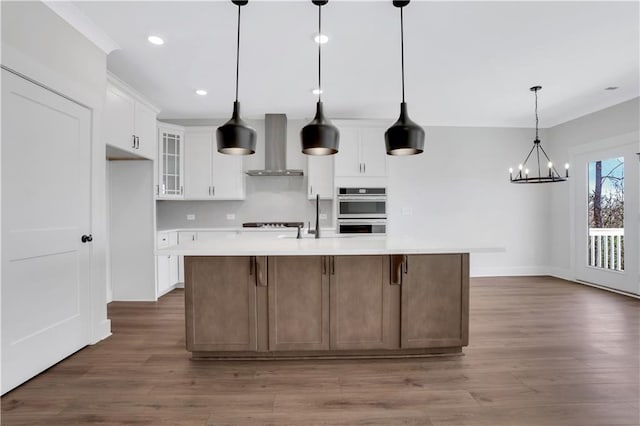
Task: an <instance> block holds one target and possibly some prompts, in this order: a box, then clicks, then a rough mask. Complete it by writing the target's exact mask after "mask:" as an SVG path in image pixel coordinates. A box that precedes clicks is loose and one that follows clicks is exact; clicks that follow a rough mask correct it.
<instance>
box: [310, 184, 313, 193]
mask: <svg viewBox="0 0 640 426" xmlns="http://www.w3.org/2000/svg"><path fill="white" fill-rule="evenodd" d="M309 195H313V185H309Z"/></svg>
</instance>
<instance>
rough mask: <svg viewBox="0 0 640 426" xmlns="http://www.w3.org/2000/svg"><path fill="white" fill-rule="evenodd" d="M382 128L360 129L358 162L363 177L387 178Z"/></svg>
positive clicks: (383, 130)
mask: <svg viewBox="0 0 640 426" xmlns="http://www.w3.org/2000/svg"><path fill="white" fill-rule="evenodd" d="M385 130H386V129H384V128H382V127H366V128H363V129H360V161H362V164H363V169H362V174H363V175H364V176H371V177H373V176H381V177H383V176H387V152H386V149H385V145H384V132H385Z"/></svg>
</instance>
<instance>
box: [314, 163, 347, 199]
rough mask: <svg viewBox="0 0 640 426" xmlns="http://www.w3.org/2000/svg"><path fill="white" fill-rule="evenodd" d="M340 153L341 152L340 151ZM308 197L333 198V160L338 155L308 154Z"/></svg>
mask: <svg viewBox="0 0 640 426" xmlns="http://www.w3.org/2000/svg"><path fill="white" fill-rule="evenodd" d="M338 155H340V153H338ZM306 157H307V198H309V199H310V200H311V199H315V198H316V195H318V194H319V195H320V198H322V199H333V193H334V189H333V188H334V183H333V167H334V166H333V162H334V158H335V157H337V156H336V155H326V156H324V155H323V156H313V155H307V156H306Z"/></svg>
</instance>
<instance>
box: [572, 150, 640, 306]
mask: <svg viewBox="0 0 640 426" xmlns="http://www.w3.org/2000/svg"><path fill="white" fill-rule="evenodd" d="M637 150H638V144H637V143H630V144H628V145H620V146H618V147H615V148H608V149H603V150H599V151H594V152H589V153H584V154H581V155H579V156H577V157H576V163H575V164H576V174H575V178H574V179H575V180H576V182H575V185H576V186H575V191H576V192H575V194H576V197H575V201H574V202H575V208H576V210H575V211H576V213H577V214H576V217H575V220H576V223H575V236H576V238H575V245H576V247H575V253H576V257H575V266H576V277H577V278H578V280H580V281H585V282H588V283H593V284H597V285H601V286H604V287H609V288H613V289H615V290H620V291H624V292H629V293H634V294H639V293H640V283H639V275H638V272H639V271H638V263H639V262H638V260H639V255H638V245H639V240H640V238H639V236H640V234H639V233H638V216H639V211H638V205H639V204H638V202H639V201H638V198H639V195H640V190H639V180H640V179H639V177H638V156H637V154H636V152H637Z"/></svg>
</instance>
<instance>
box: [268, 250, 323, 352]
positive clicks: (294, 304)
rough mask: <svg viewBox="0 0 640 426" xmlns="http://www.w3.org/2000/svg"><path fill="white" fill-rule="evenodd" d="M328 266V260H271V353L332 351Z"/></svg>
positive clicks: (282, 257)
mask: <svg viewBox="0 0 640 426" xmlns="http://www.w3.org/2000/svg"><path fill="white" fill-rule="evenodd" d="M327 262H328V259H327V256H277V257H269V260H268V265H269V266H268V271H269V272H268V276H269V279H268V280H267V282H268V290H267V295H268V305H269V311H268V312H269V316H268V318H269V319H268V323H269V350H271V351H296V350H297V351H300V350H322V349H329V276H328V274H327Z"/></svg>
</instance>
